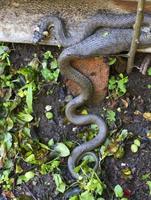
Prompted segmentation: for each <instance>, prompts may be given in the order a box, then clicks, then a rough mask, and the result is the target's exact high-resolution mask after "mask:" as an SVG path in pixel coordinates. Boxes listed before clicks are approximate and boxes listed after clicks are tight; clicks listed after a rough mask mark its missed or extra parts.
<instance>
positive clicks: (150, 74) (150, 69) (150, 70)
mask: <svg viewBox="0 0 151 200" xmlns="http://www.w3.org/2000/svg"><path fill="white" fill-rule="evenodd" d="M147 74H148V75H149V76H151V67H150V68H148V70H147Z"/></svg>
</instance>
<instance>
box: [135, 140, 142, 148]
mask: <svg viewBox="0 0 151 200" xmlns="http://www.w3.org/2000/svg"><path fill="white" fill-rule="evenodd" d="M134 144H135V145H136V146H138V147H140V146H141V142H140V140H139V139H135V140H134Z"/></svg>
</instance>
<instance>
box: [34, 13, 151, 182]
mask: <svg viewBox="0 0 151 200" xmlns="http://www.w3.org/2000/svg"><path fill="white" fill-rule="evenodd" d="M150 20H151V15H145V19H144V24H145V25H149V24H150ZM134 22H135V14H122V15H115V14H102V15H96V16H94V17H92V18H91V19H89V20H88V22H87V23H86V24H83V25H82V26H81V25H79V27H82V28H78V29H77V37H76V38H74V37H72V36H69V35H65V32H64V27H63V25H62V23H61V21H60V20H59V19H58V18H57V17H54V16H49V17H47V18H46V19H42V21H41V22H40V24H39V30H38V31H35V33H34V38H33V41H34V42H38V41H40V40H41V39H42V38H43V34H42V33H43V31H45V30H47V28H48V26H50V25H52V23H53V24H54V29H55V36H56V38H57V40H58V41H59V42H60V43H61V45H62V46H63V47H67V46H69V47H68V48H65V49H64V50H63V52H62V53H61V55H60V56H59V58H58V61H59V64H60V70H61V73H62V75H64V76H65V77H66V78H67V79H71V80H74V81H75V82H77V83H78V84H79V85H80V87H81V94H80V95H79V96H77V97H76V98H74V99H73V100H71V101H70V102H69V103H68V104H67V107H66V116H67V118H68V119H69V121H71V122H72V123H73V124H76V125H86V124H92V123H93V124H94V123H95V124H97V126H98V129H99V132H98V134H97V135H96V137H95V138H93V139H92V140H91V141H89V142H86V143H84V144H81V145H80V146H78V147H76V148H75V149H74V150H73V152H72V153H71V155H70V157H69V159H68V168H69V171H70V172H71V174H72V176H73V177H74V178H76V179H78V178H79V175H78V174H77V173H75V172H74V167H75V166H76V164H77V162H78V161H79V160H80V159H81V158H82V157H83V156H84V155H85V154H87V152H89V151H91V150H93V149H95V148H96V147H98V146H99V145H101V144H102V142H103V141H104V139H105V138H106V134H107V127H106V124H105V122H104V120H103V119H102V118H99V117H97V116H96V115H93V114H89V115H84V116H83V115H76V109H77V107H79V106H81V105H82V104H83V103H85V102H86V101H87V100H88V99H89V98H91V97H92V95H93V85H92V83H91V81H90V80H89V79H88V78H87V77H86V76H85V75H83V74H82V73H80V72H79V71H78V70H76V69H74V68H73V67H72V66H71V61H72V60H73V59H75V58H79V57H87V56H96V55H100V54H101V55H108V54H115V53H119V52H121V51H126V50H128V49H129V47H130V44H131V39H132V32H133V29H132V26H133V24H134ZM104 26H106V27H110V28H101V29H99V30H97V31H96V32H95V33H94V34H92V33H93V32H94V31H95V30H96V28H99V27H104ZM113 27H114V28H113ZM121 28H122V29H121ZM80 30H81V32H80ZM91 34H92V35H91ZM140 41H141V42H140V44H143V45H148V44H151V37H150V35H148V34H147V33H145V32H142V34H141V38H140ZM89 154H91V155H92V156H93V157H94V158H95V160H96V166H95V168H97V165H98V160H97V158H96V157H95V156H94V154H93V153H89Z"/></svg>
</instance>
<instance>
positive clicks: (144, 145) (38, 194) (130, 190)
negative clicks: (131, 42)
mask: <svg viewBox="0 0 151 200" xmlns="http://www.w3.org/2000/svg"><path fill="white" fill-rule="evenodd" d="M10 46H11V48H13V51H12V53H11V60H12V62H13V63H14V66H15V67H20V66H24V65H25V64H27V63H28V62H29V61H30V60H31V59H32V58H33V56H34V54H35V53H36V54H37V55H38V57H41V56H42V53H43V52H45V51H46V50H51V51H52V53H53V55H55V56H56V57H57V55H58V54H59V52H60V50H59V49H58V48H53V47H51V48H50V47H46V46H40V47H35V46H32V45H10ZM148 84H151V77H149V76H143V75H141V74H140V73H139V72H138V71H137V70H134V72H133V73H131V75H130V76H129V82H128V88H127V94H126V95H125V96H124V97H122V98H119V99H118V100H117V101H116V102H114V104H112V105H111V103H110V102H109V100H105V101H104V102H103V104H100V105H98V106H97V107H95V106H94V107H89V110H93V112H95V113H97V114H100V112H101V111H102V108H103V106H109V107H110V108H112V109H113V110H116V109H117V108H118V107H120V108H121V112H118V116H117V128H118V129H128V130H129V131H131V132H132V133H133V134H134V136H133V137H132V138H131V139H128V140H127V141H126V142H125V156H124V157H123V158H122V159H120V160H118V159H115V158H113V157H108V158H106V159H105V161H104V162H103V163H102V170H103V177H102V178H103V180H104V182H105V183H106V185H107V188H109V189H108V191H107V192H106V194H105V195H106V198H105V199H106V200H110V199H116V198H115V197H111V196H110V190H111V189H112V188H113V187H114V186H115V185H117V184H120V185H122V186H123V188H124V193H125V196H127V197H128V199H130V200H132V199H133V200H149V199H151V196H149V189H148V186H147V185H146V181H143V180H142V176H143V175H145V174H148V173H150V172H151V140H150V139H149V138H147V133H148V132H149V131H151V122H150V121H147V120H145V119H144V118H143V116H142V115H141V114H136V112H135V111H139V112H140V113H144V112H151V90H150V89H147V85H148ZM50 88H51V90H52V91H53V93H52V95H47V94H46V93H47V90H48V89H50ZM68 94H69V92H68V91H67V89H66V88H65V86H64V85H63V83H62V81H61V78H60V82H59V83H58V84H55V85H54V84H51V83H50V84H49V85H46V86H45V87H44V88H43V90H42V91H41V92H40V93H39V94H38V96H37V98H36V100H35V104H34V110H35V115H36V116H37V117H40V118H41V120H40V126H39V127H38V128H36V129H34V130H33V134H34V137H39V138H40V139H41V140H42V141H47V140H48V139H50V138H54V140H55V141H65V140H67V139H68V140H76V141H77V142H78V141H79V139H78V136H77V133H78V131H79V130H80V129H81V127H79V128H77V129H76V131H72V129H73V127H75V126H74V125H72V124H70V123H68V124H65V123H64V119H65V115H64V110H63V108H64V106H65V104H66V96H67V95H68ZM121 99H124V100H126V101H127V102H128V107H127V108H125V105H124V103H123V101H122V100H121ZM48 104H49V105H51V106H52V108H53V113H54V120H51V121H48V120H47V119H46V117H45V116H44V115H43V113H44V112H43V111H44V108H45V106H46V105H48ZM134 112H135V113H134ZM111 128H112V127H109V129H111ZM35 134H36V136H35ZM137 136H140V138H141V147H140V149H139V151H138V152H137V153H135V154H134V153H132V152H131V150H130V146H131V144H132V143H133V141H134V138H135V137H137ZM123 166H127V167H128V168H130V169H131V171H132V174H131V177H129V178H127V179H124V178H123V176H122V173H121V171H122V168H123ZM64 168H65V169H66V161H65V167H64ZM61 173H62V175H63V177H64V179H65V180H66V181H68V182H69V180H71V177H70V175H69V174H68V173H67V171H66V170H64V171H62V172H61ZM66 173H67V175H66ZM14 191H15V193H16V194H24V193H26V194H29V195H31V194H32V195H33V198H32V199H37V200H38V199H39V200H51V199H52V200H60V199H63V197H61V196H59V195H58V194H56V193H55V185H54V182H53V180H52V176H51V175H45V176H41V177H38V176H37V177H36V178H35V179H34V180H33V181H31V182H30V183H28V184H26V185H24V186H22V187H20V188H15V189H14ZM20 199H25V198H22V197H20ZM30 199H31V198H30Z"/></svg>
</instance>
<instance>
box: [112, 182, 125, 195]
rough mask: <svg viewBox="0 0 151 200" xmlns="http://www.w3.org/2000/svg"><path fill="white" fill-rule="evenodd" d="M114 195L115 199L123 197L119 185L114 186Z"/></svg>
mask: <svg viewBox="0 0 151 200" xmlns="http://www.w3.org/2000/svg"><path fill="white" fill-rule="evenodd" d="M114 193H115V196H116V197H120V198H121V197H123V194H124V193H123V188H122V187H121V186H120V185H116V186H115V188H114Z"/></svg>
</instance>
